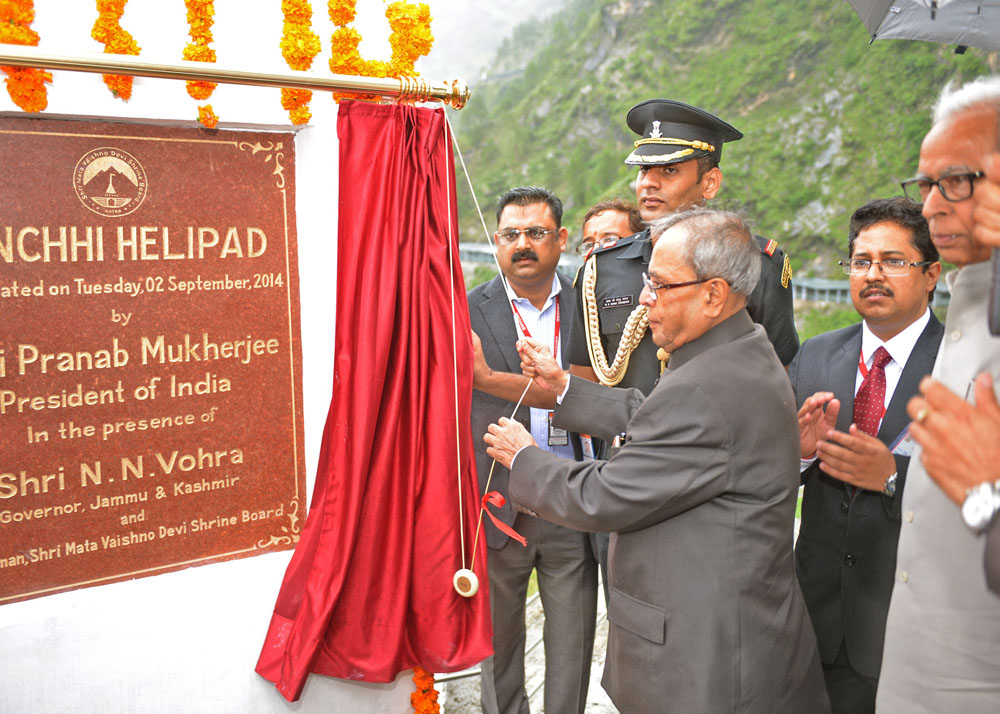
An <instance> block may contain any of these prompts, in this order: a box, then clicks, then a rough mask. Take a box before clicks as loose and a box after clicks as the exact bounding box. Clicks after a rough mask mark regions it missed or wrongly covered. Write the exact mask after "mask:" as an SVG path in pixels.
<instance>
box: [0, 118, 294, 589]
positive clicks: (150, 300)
mask: <svg viewBox="0 0 1000 714" xmlns="http://www.w3.org/2000/svg"><path fill="white" fill-rule="evenodd" d="M293 161H294V151H293V137H292V135H291V134H290V133H265V132H247V131H233V132H230V131H208V130H204V129H187V128H176V127H161V126H151V125H137V124H124V123H121V124H119V123H93V122H86V123H85V122H75V121H55V120H45V119H27V118H20V117H17V118H0V162H2V168H0V442H2V448H0V604H2V603H9V602H14V601H17V600H23V599H27V598H32V597H39V596H42V595H46V594H50V593H55V592H60V591H64V590H69V589H73V588H79V587H85V586H92V585H99V584H104V583H109V582H114V581H118V580H125V579H130V578H136V577H143V576H148V575H154V574H158V573H163V572H166V571H170V570H176V569H179V568H184V567H190V566H193V565H201V564H206V563H210V562H215V561H220V560H229V559H233V558H242V557H248V556H252V555H258V554H261V553H265V552H268V551H273V550H284V549H288V548H291V547H293V546H294V544H295V542H296V541H297V540H298V534H299V531H300V526H301V519H302V518H303V516H304V503H303V502H304V499H305V474H304V458H303V446H302V407H301V404H302V393H301V392H302V387H301V378H300V365H301V355H300V338H299V305H298V273H297V268H296V265H297V263H296V260H297V258H296V244H295V214H294V206H295V196H294V165H293Z"/></svg>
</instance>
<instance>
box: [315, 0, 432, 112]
mask: <svg viewBox="0 0 1000 714" xmlns="http://www.w3.org/2000/svg"><path fill="white" fill-rule="evenodd" d="M327 9H328V12H329V13H330V19H331V20H332V21H333V24H334V25H337V29H336V30H334V32H333V35H332V37H331V38H330V44H331V47H330V49H331V57H330V71H331V72H333V73H334V74H348V75H352V76H359V75H360V76H365V77H415V76H417V75H418V74H419V73H418V72H416V71H415V70H414V69H413V65H414V63H415V62H416V61H417V58H418V57H421V56H423V55H426V54H428V53H429V52H430V51H431V45H433V44H434V35H432V34H431V20H432V18H431V12H430V8H428V7H427V4H426V3H416V4H414V3H410V2H407V1H406V0H397V1H396V2H393V3H390V4H389V6H388V7H386V9H385V17H386V19H387V20H388V21H389V28H390V29H391V30H392V33H391V34H390V35H389V47H390V48H392V57H391V59H390V60H389V61H388V62H383V61H381V60H366V59H364V58H363V57H362V56H361V54H360V53H359V52H358V44H359V43H360V42H361V35H360V34H358V32H357V31H356V30H355V29H353V28H350V27H345V25H347V24H348V23H349V22H352V21H353V20H354V17H355V15H356V13H357V0H328V2H327ZM344 97H350V98H358V97H357V96H356V95H349V94H338V93H334V95H333V98H334V99H335V100H337V101H339V100H340V99H342V98H344ZM360 98H361V99H369V100H373V101H377V100H378V98H379V97H378V96H377V95H366V96H363V97H360Z"/></svg>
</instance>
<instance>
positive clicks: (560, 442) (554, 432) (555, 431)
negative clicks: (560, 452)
mask: <svg viewBox="0 0 1000 714" xmlns="http://www.w3.org/2000/svg"><path fill="white" fill-rule="evenodd" d="M553 416H555V412H549V446H566V445H567V444H569V432H568V431H566V430H565V429H560V428H559V427H557V426H553V425H552V417H553Z"/></svg>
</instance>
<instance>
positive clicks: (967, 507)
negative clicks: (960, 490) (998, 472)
mask: <svg viewBox="0 0 1000 714" xmlns="http://www.w3.org/2000/svg"><path fill="white" fill-rule="evenodd" d="M998 510H1000V481H997V482H996V483H989V482H988V481H984V482H983V483H981V484H979V485H977V486H973V487H972V488H970V489H968V490H967V491H966V492H965V502H964V503H963V504H962V519H963V520H964V521H965V525H967V526H968V527H969V528H971V529H972V530H973V531H974V532H976V533H981V532H982V531H983V529H985V528H986V526H988V525H989V524H990V522H991V521H992V520H993V517H994V516H995V515H996V514H997V511H998Z"/></svg>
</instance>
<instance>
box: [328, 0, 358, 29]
mask: <svg viewBox="0 0 1000 714" xmlns="http://www.w3.org/2000/svg"><path fill="white" fill-rule="evenodd" d="M326 6H327V11H328V12H329V13H330V19H331V20H332V21H333V24H334V25H337V26H338V27H343V26H344V25H346V24H348V23H349V22H354V17H355V15H357V8H356V6H357V0H329V2H327V4H326Z"/></svg>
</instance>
